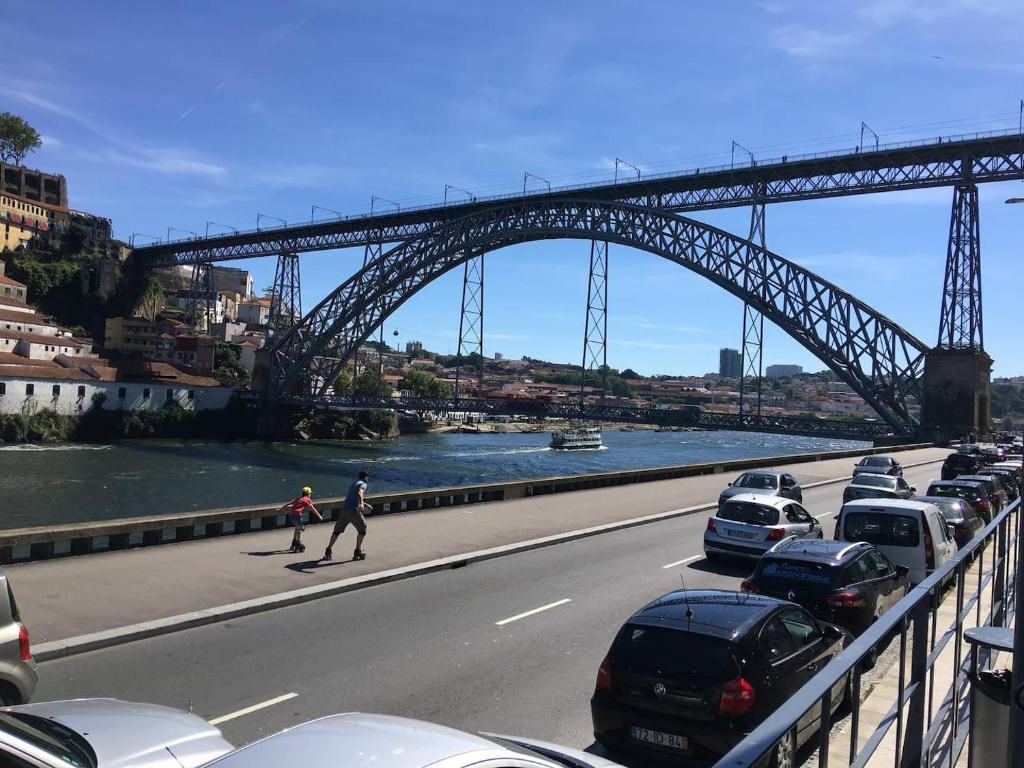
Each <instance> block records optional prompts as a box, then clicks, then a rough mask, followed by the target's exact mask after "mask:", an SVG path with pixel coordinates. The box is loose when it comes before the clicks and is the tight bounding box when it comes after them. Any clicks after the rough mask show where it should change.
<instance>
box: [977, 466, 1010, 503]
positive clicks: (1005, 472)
mask: <svg viewBox="0 0 1024 768" xmlns="http://www.w3.org/2000/svg"><path fill="white" fill-rule="evenodd" d="M974 474H976V475H981V476H982V477H998V478H999V484H1000V485H1001V486H1002V487H1003V491H1005V492H1006V499H1007V503H1009V502H1011V501H1014V500H1016V499H1018V498H1020V477H1018V476H1017V472H1016V471H1014V470H1012V469H1006V468H1003V467H996V466H995V465H994V464H991V465H989V466H987V467H984V468H982V469H979V470H978V471H977V472H975V473H974Z"/></svg>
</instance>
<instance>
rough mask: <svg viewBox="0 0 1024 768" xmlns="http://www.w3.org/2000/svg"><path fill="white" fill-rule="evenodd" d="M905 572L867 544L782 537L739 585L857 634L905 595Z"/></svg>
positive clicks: (906, 585)
mask: <svg viewBox="0 0 1024 768" xmlns="http://www.w3.org/2000/svg"><path fill="white" fill-rule="evenodd" d="M907 574H908V569H907V568H906V566H902V565H901V566H895V565H893V564H892V563H891V562H889V558H887V557H886V556H885V555H884V554H883V553H882V552H881V551H880V550H879V549H878V548H876V547H874V546H872V545H871V544H866V543H863V542H859V543H854V544H850V543H848V542H845V541H799V540H796V539H787V540H786V541H783V542H780V543H779V544H776V545H775V546H774V547H772V548H771V549H770V550H768V552H766V553H765V554H764V557H762V558H761V559H760V560H758V562H757V567H756V568H755V569H754V573H753V574H751V576H750V578H748V579H745V580H744V581H743V584H742V585H741V589H742V590H743V591H744V592H747V593H751V594H758V595H768V596H769V597H777V598H779V599H781V600H789V601H790V602H794V603H798V604H800V605H802V606H803V607H804V608H806V609H807V610H808V611H810V612H811V614H812V615H813V616H814V617H815V618H817V619H821V620H822V621H827V622H829V623H830V624H838V625H839V626H841V627H845V628H846V629H848V630H849V631H850V632H851V633H853V635H854V637H856V636H857V635H860V634H861V633H863V632H864V630H866V629H867V628H868V627H870V626H871V625H872V624H874V623H875V621H876V620H877V619H878V617H879V616H881V615H882V614H883V613H885V612H886V611H887V610H889V609H890V608H891V607H892V606H894V605H895V604H896V603H898V602H899V601H900V600H901V599H902V598H903V597H904V596H905V595H906V594H907V590H908V589H909V586H910V582H909V581H908V579H907Z"/></svg>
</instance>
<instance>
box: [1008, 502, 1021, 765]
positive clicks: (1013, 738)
mask: <svg viewBox="0 0 1024 768" xmlns="http://www.w3.org/2000/svg"><path fill="white" fill-rule="evenodd" d="M1020 521H1021V512H1020V502H1019V501H1018V506H1017V524H1018V528H1017V562H1016V577H1015V587H1016V589H1015V592H1016V594H1015V596H1014V599H1015V607H1014V621H1013V624H1014V626H1013V672H1012V677H1011V684H1010V737H1009V742H1010V743H1009V744H1008V745H1007V755H1006V764H1007V765H1024V567H1022V566H1024V536H1021V535H1020V534H1021V527H1020Z"/></svg>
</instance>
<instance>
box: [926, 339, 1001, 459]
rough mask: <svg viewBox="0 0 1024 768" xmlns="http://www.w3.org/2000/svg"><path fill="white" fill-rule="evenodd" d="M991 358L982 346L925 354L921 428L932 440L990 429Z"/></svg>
mask: <svg viewBox="0 0 1024 768" xmlns="http://www.w3.org/2000/svg"><path fill="white" fill-rule="evenodd" d="M991 378H992V358H991V357H989V356H988V355H987V354H985V352H984V350H981V349H940V348H936V349H933V350H932V351H931V352H929V353H928V354H927V355H926V356H925V363H924V402H922V403H921V427H922V429H923V430H924V431H925V434H926V435H928V436H929V437H934V438H935V439H939V440H942V439H955V438H958V437H964V436H967V435H968V434H970V433H971V432H973V433H974V434H975V435H984V434H986V433H988V432H989V431H990V430H991V428H992V424H991V419H990V415H989V414H990V403H991V395H990V381H991Z"/></svg>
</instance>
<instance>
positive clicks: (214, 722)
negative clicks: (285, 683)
mask: <svg viewBox="0 0 1024 768" xmlns="http://www.w3.org/2000/svg"><path fill="white" fill-rule="evenodd" d="M298 695H299V694H297V693H286V694H284V695H283V696H277V697H275V698H273V699H267V700H266V701H261V702H260V703H259V704H253V705H252V706H251V707H246V708H245V709H240V710H238V711H237V712H231V713H229V714H227V715H221V716H220V717H215V718H214V719H213V720H210V721H208V722H209V723H210V725H220V724H221V723H226V722H227V721H228V720H234V719H235V718H236V717H245V716H246V715H251V714H252V713H253V712H259V711H260V710H261V709H266V708H267V707H272V706H274V705H275V704H280V703H281V702H283V701H288V700H289V699H294V698H295V697H296V696H298Z"/></svg>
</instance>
